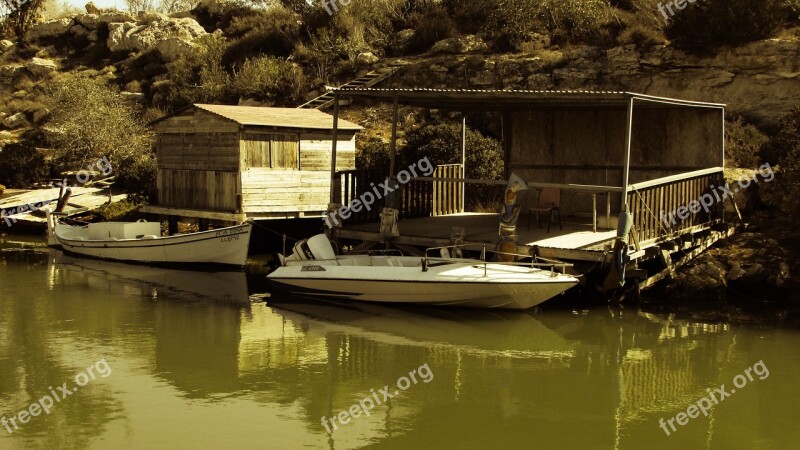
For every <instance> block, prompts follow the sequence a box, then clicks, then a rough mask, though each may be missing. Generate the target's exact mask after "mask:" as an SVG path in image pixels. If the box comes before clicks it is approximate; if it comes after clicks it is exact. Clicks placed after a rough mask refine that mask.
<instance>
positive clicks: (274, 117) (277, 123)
mask: <svg viewBox="0 0 800 450" xmlns="http://www.w3.org/2000/svg"><path fill="white" fill-rule="evenodd" d="M194 106H195V107H197V108H200V109H202V110H204V111H208V112H210V113H212V114H216V115H218V116H222V117H224V118H226V119H229V120H232V121H234V122H236V123H239V124H241V125H251V126H268V127H280V128H305V129H315V130H332V129H333V116H332V115H330V114H326V113H324V112H322V111H319V110H316V109H299V108H271V107H262V106H232V105H207V104H200V103H196V104H195V105H194ZM339 129H340V130H353V131H357V130H361V129H362V127H361V126H359V125H356V124H354V123H353V122H349V121H347V120H343V119H342V118H339Z"/></svg>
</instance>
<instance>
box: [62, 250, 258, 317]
mask: <svg viewBox="0 0 800 450" xmlns="http://www.w3.org/2000/svg"><path fill="white" fill-rule="evenodd" d="M50 255H51V257H52V260H53V264H52V265H51V266H50V268H51V274H53V275H54V276H59V277H61V280H60V282H61V283H75V282H81V283H86V284H87V285H88V286H89V287H90V288H97V289H105V288H108V287H110V286H115V285H116V286H120V287H122V286H124V287H125V288H126V289H131V288H134V289H136V288H139V289H141V290H142V292H143V293H144V294H149V295H151V296H152V297H154V298H157V297H158V296H162V297H167V298H172V299H176V300H178V299H179V300H203V301H213V302H221V303H241V304H248V303H249V301H250V297H249V295H248V292H247V279H246V277H245V274H244V272H242V271H234V270H231V271H217V270H215V271H208V272H204V271H197V270H180V269H173V268H163V267H156V266H149V265H145V264H128V263H122V262H114V261H106V260H100V259H93V258H81V257H73V256H70V255H68V254H66V253H64V252H62V251H61V250H51V253H50Z"/></svg>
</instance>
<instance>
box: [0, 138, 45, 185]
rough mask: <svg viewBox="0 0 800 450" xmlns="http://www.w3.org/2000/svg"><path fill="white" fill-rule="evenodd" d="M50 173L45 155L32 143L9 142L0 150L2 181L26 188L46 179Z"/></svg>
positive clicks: (0, 180) (0, 176)
mask: <svg viewBox="0 0 800 450" xmlns="http://www.w3.org/2000/svg"><path fill="white" fill-rule="evenodd" d="M48 173H49V168H48V167H47V165H46V164H45V160H44V156H42V154H41V153H39V151H38V150H37V149H36V148H35V147H33V146H32V145H28V144H26V143H22V142H17V143H13V144H7V145H6V146H5V147H3V151H2V152H0V183H2V184H4V185H6V186H8V187H12V188H26V187H29V186H31V185H33V184H36V183H39V182H41V181H42V180H44V179H45V178H46V177H47V175H48Z"/></svg>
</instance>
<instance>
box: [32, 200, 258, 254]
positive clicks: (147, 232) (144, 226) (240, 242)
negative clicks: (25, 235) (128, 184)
mask: <svg viewBox="0 0 800 450" xmlns="http://www.w3.org/2000/svg"><path fill="white" fill-rule="evenodd" d="M57 217H58V214H57V213H52V212H50V211H48V212H47V229H48V243H49V245H51V246H54V247H61V248H62V249H63V250H64V251H65V252H68V253H72V254H75V255H80V256H88V257H93V258H101V259H109V260H114V261H129V262H141V263H151V264H169V263H175V264H221V265H231V266H244V264H245V261H246V260H247V248H248V246H249V243H250V232H251V230H252V225H251V224H249V223H246V224H242V225H237V226H233V227H227V228H219V229H216V230H211V231H201V232H199V233H187V234H177V235H173V236H161V224H160V223H159V222H145V221H139V222H101V223H90V224H88V225H85V226H72V225H65V224H62V223H58V220H57Z"/></svg>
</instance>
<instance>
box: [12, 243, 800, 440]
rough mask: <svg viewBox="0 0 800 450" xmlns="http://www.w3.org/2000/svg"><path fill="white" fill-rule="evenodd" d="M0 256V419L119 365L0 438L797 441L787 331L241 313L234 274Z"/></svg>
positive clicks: (594, 320) (791, 339)
mask: <svg viewBox="0 0 800 450" xmlns="http://www.w3.org/2000/svg"><path fill="white" fill-rule="evenodd" d="M0 259H5V261H6V266H5V268H4V269H3V270H0V405H2V411H0V413H3V412H5V413H9V414H10V413H11V412H14V411H18V410H20V409H21V408H23V407H25V406H26V405H28V404H30V402H31V401H32V400H31V398H32V397H33V396H34V395H38V394H39V393H46V392H47V387H48V386H50V385H53V386H55V385H60V383H62V382H64V381H66V380H69V379H70V377H71V376H72V375H73V374H74V373H76V372H78V371H79V370H81V368H85V367H88V365H89V364H91V363H93V362H95V361H97V360H98V359H99V358H101V357H104V358H105V359H106V361H108V364H109V365H110V367H111V368H112V369H113V373H112V375H111V376H109V377H108V378H105V379H102V380H98V381H96V382H93V384H92V387H91V389H87V390H86V392H81V393H80V395H79V396H75V397H74V398H73V399H69V400H65V401H64V402H62V403H61V404H59V405H58V409H56V410H54V411H53V412H52V414H50V415H49V416H46V417H44V416H43V417H38V418H37V420H35V421H31V423H30V424H29V425H28V427H27V428H25V431H24V432H18V433H14V434H10V435H9V434H7V433H5V432H3V431H2V430H0V448H25V447H35V448H43V447H52V448H93V447H98V448H105V447H111V446H113V447H120V448H168V447H174V448H184V447H192V448H220V447H239V448H251V447H253V448H264V447H266V448H300V447H301V446H302V447H308V448H338V449H345V448H356V447H363V446H374V447H392V448H417V447H418V448H438V447H445V448H450V447H455V448H462V447H463V448H531V447H534V446H535V447H537V448H630V449H638V448H675V447H676V446H680V447H686V448H741V447H746V448H792V447H794V446H795V444H796V443H797V442H799V441H800V430H798V428H797V426H796V424H797V422H798V420H800V406H798V405H797V404H796V402H792V401H781V400H780V399H794V398H798V396H800V385H798V384H797V383H795V379H796V375H797V374H798V373H800V358H798V357H797V356H796V348H797V347H798V346H800V336H799V335H798V333H795V332H791V331H787V330H771V329H751V328H747V327H741V326H734V325H729V324H727V323H701V322H695V321H692V320H677V319H675V318H673V317H669V316H656V315H651V314H648V313H645V312H639V311H630V312H629V311H627V310H620V309H608V308H598V309H590V310H585V311H547V312H540V313H532V312H517V311H503V312H498V311H480V310H479V311H469V310H466V311H465V310H450V309H433V308H431V309H429V308H419V309H416V308H415V309H411V308H396V307H389V306H382V305H372V304H366V303H346V304H344V303H343V304H335V303H309V302H304V301H301V300H296V299H290V298H276V297H272V298H270V299H268V303H267V304H264V303H254V304H250V303H247V302H246V303H242V302H241V301H240V300H242V299H246V298H247V297H246V296H247V290H246V286H245V285H244V284H242V283H243V280H244V278H243V277H242V278H241V279H237V278H235V277H233V278H230V279H228V278H214V276H215V275H212V274H206V273H196V274H192V275H189V274H182V276H181V274H178V273H173V272H180V271H168V273H166V274H163V273H160V272H162V271H163V269H157V271H155V272H151V271H149V268H146V267H140V266H128V265H124V264H119V263H107V262H101V261H92V260H83V259H80V260H77V259H63V258H62V257H61V256H60V255H58V254H52V255H51V254H49V253H45V254H44V255H40V256H31V255H27V254H26V255H25V256H19V257H17V256H14V257H5V258H4V256H3V254H0ZM117 266H123V267H124V268H125V269H124V270H118V269H121V267H117ZM109 267H110V268H109ZM237 275H242V274H241V273H237ZM184 277H185V278H184ZM43 281H46V282H47V283H43ZM43 286H46V287H44V288H43ZM242 286H244V287H242ZM153 292H155V293H156V295H153ZM226 293H227V294H226ZM225 295H227V297H225ZM225 298H227V299H229V300H230V301H227V300H220V299H225ZM197 299H200V300H201V301H193V300H197ZM759 360H763V361H764V362H765V364H766V366H767V367H768V368H769V370H770V376H769V378H767V379H765V380H757V381H754V382H751V383H750V384H749V385H748V386H747V387H746V388H744V389H741V392H739V391H738V390H737V392H736V394H735V396H733V397H731V398H730V399H727V400H725V402H723V403H721V404H720V405H718V406H716V407H715V408H714V410H713V411H712V412H711V413H710V416H709V417H703V416H701V417H699V418H696V419H692V421H691V422H690V423H689V424H688V425H686V426H683V427H680V428H679V429H678V431H677V432H675V433H673V435H672V436H666V435H665V434H664V432H663V431H662V430H661V428H659V424H658V421H659V419H660V418H664V419H668V418H671V417H674V416H675V415H676V414H677V413H679V412H681V411H686V408H687V407H688V406H689V405H690V404H692V403H694V402H696V401H697V400H698V399H700V398H701V397H703V396H705V395H707V394H706V390H707V389H708V388H714V387H717V386H719V385H720V384H723V383H725V384H726V385H728V386H729V385H730V383H731V380H732V378H733V377H734V376H735V375H737V374H739V373H742V371H743V370H744V369H745V368H747V367H750V366H752V365H753V364H754V363H755V362H757V361H759ZM423 364H427V365H428V367H429V368H430V372H431V373H432V374H433V379H432V380H430V382H429V383H424V382H419V383H418V384H415V385H411V386H410V387H409V388H408V389H407V390H406V391H404V392H402V393H400V395H398V396H397V397H395V398H393V399H391V400H390V401H388V402H387V403H385V404H382V405H380V406H377V407H375V408H374V409H373V410H372V411H371V414H370V415H369V416H366V415H363V414H362V415H361V416H360V417H358V418H354V419H353V420H351V421H350V423H348V424H347V425H344V426H339V427H338V429H335V430H332V431H333V432H332V433H331V434H330V435H329V434H328V433H327V432H326V430H325V428H324V427H323V426H322V423H321V419H322V417H327V418H330V417H333V416H335V415H338V413H339V412H340V411H344V410H347V409H349V408H350V407H351V406H352V405H353V404H357V402H358V401H359V400H361V399H363V398H365V397H367V396H369V395H371V390H372V389H374V390H375V391H376V392H377V391H378V390H379V389H381V388H383V387H384V386H385V385H389V386H390V388H391V386H392V385H394V384H395V382H396V380H397V379H398V378H399V377H401V376H404V375H407V374H408V373H409V372H410V371H411V370H414V369H417V368H419V367H420V366H422V365H423ZM392 389H394V388H392ZM32 393H33V394H32Z"/></svg>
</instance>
